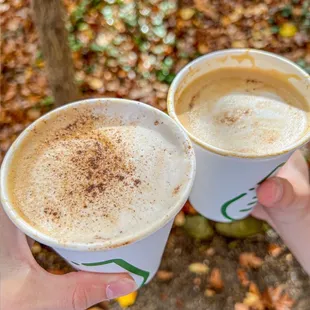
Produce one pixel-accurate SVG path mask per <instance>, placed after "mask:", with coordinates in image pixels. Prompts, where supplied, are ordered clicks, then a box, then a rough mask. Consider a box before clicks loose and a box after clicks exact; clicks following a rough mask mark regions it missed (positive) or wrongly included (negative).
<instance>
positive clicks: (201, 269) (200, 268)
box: [188, 263, 209, 274]
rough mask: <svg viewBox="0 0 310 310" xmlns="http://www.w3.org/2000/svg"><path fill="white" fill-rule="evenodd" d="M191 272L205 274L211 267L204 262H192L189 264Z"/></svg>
mask: <svg viewBox="0 0 310 310" xmlns="http://www.w3.org/2000/svg"><path fill="white" fill-rule="evenodd" d="M188 269H189V271H190V272H193V273H196V274H204V273H208V272H209V267H208V266H207V265H205V264H202V263H192V264H190V265H189V266H188Z"/></svg>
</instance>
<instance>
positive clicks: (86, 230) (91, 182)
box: [9, 104, 192, 243]
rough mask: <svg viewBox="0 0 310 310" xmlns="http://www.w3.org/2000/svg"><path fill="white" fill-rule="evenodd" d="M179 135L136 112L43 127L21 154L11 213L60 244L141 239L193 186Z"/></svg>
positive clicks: (103, 113)
mask: <svg viewBox="0 0 310 310" xmlns="http://www.w3.org/2000/svg"><path fill="white" fill-rule="evenodd" d="M114 105H115V104H114ZM119 109H120V111H121V109H122V106H121V105H120V108H119ZM116 111H117V110H116ZM121 115H122V116H121ZM152 118H153V119H154V120H153V121H152V122H150V119H151V120H152ZM178 134H179V133H177V132H176V131H174V130H173V129H172V128H171V126H170V127H169V125H168V124H167V123H165V121H163V120H162V119H159V120H157V119H156V115H154V112H150V111H148V110H147V111H145V110H143V109H141V108H140V109H139V107H135V106H134V107H132V108H131V109H130V110H126V111H123V113H119V112H115V111H110V110H109V106H108V107H107V108H106V110H104V109H103V108H102V106H100V105H96V104H93V105H91V106H89V105H87V104H85V105H80V106H79V107H78V108H70V109H66V110H63V111H62V112H61V113H60V114H57V115H55V117H51V118H50V119H48V120H46V121H44V122H40V123H39V124H38V125H37V126H36V127H35V128H34V130H32V131H31V133H30V135H29V137H28V138H27V139H25V140H24V141H23V144H22V146H21V147H20V148H19V150H18V152H16V153H15V155H14V157H13V160H12V162H11V169H10V175H9V194H10V200H11V202H12V205H13V207H14V208H15V209H16V210H18V212H19V213H20V215H21V216H22V217H23V218H24V219H25V220H26V221H27V222H28V223H30V224H31V225H32V226H34V227H36V228H37V229H38V230H39V231H41V232H43V233H45V234H47V235H48V236H50V237H53V238H56V239H57V240H61V242H78V243H92V242H100V241H101V240H103V241H105V240H110V239H111V240H112V239H113V238H115V237H119V236H124V235H126V234H128V233H132V232H133V231H134V232H136V233H139V231H141V230H143V228H145V227H146V225H150V224H151V223H153V222H154V221H158V220H161V219H164V218H165V216H166V214H167V211H168V210H169V208H172V207H173V206H174V205H175V204H176V202H177V201H178V199H179V198H180V195H181V193H182V190H183V187H185V186H186V184H187V183H188V178H189V175H190V174H191V170H192V162H191V160H190V156H189V153H188V151H189V149H188V148H187V147H189V146H185V145H184V144H183V143H184V141H183V142H182V141H181V140H180V139H179V138H178Z"/></svg>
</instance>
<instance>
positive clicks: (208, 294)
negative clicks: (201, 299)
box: [204, 288, 216, 297]
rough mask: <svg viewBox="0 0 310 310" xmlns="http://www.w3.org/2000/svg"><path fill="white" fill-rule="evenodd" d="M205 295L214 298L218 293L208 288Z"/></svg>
mask: <svg viewBox="0 0 310 310" xmlns="http://www.w3.org/2000/svg"><path fill="white" fill-rule="evenodd" d="M204 294H205V296H206V297H212V296H214V295H215V294H216V292H215V291H214V290H210V289H209V288H207V289H206V290H205V293H204Z"/></svg>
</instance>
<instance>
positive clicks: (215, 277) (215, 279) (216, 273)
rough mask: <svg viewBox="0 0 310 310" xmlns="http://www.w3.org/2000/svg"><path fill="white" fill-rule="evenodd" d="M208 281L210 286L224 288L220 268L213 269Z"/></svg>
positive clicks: (218, 289) (218, 288)
mask: <svg viewBox="0 0 310 310" xmlns="http://www.w3.org/2000/svg"><path fill="white" fill-rule="evenodd" d="M208 282H209V285H210V287H211V288H213V289H215V290H216V291H221V290H222V289H223V288H224V282H223V280H222V275H221V271H220V269H219V268H213V269H212V271H211V274H210V277H209V281H208Z"/></svg>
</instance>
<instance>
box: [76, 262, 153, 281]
mask: <svg viewBox="0 0 310 310" xmlns="http://www.w3.org/2000/svg"><path fill="white" fill-rule="evenodd" d="M71 263H73V264H74V265H77V266H79V265H82V266H88V267H93V266H103V265H109V264H113V263H114V264H116V265H118V266H120V267H121V268H123V269H125V270H127V271H128V272H130V273H133V274H135V275H137V276H140V277H142V278H143V282H142V284H141V286H143V285H144V284H145V282H146V281H147V279H148V277H149V275H150V273H149V272H148V271H145V270H143V269H140V268H138V267H135V266H134V265H131V264H129V263H128V262H126V261H125V260H123V259H120V258H116V259H110V260H106V261H102V262H95V263H80V264H78V263H76V262H73V261H71Z"/></svg>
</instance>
